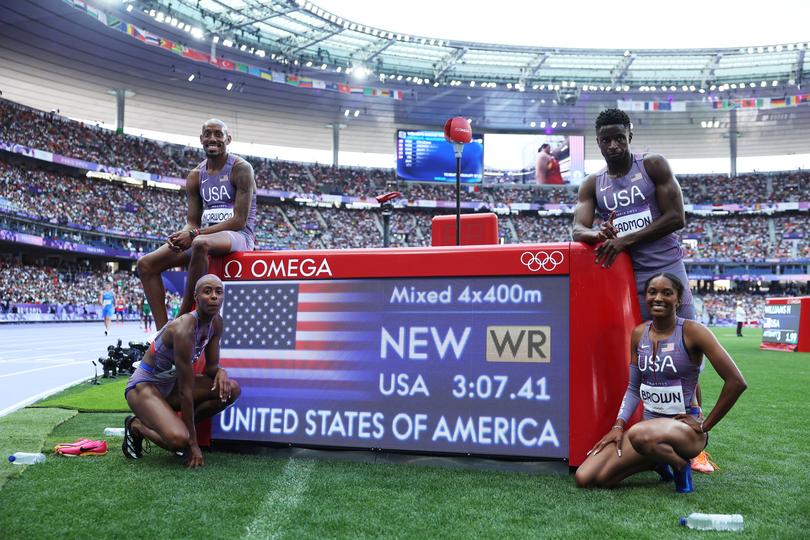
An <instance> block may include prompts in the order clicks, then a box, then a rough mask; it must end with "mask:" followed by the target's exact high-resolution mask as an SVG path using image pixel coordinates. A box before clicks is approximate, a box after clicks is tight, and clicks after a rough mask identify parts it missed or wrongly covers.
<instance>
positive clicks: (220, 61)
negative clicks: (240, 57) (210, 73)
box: [210, 57, 233, 71]
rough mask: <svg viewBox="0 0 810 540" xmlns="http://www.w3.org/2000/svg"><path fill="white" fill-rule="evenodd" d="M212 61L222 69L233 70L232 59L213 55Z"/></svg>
mask: <svg viewBox="0 0 810 540" xmlns="http://www.w3.org/2000/svg"><path fill="white" fill-rule="evenodd" d="M210 63H211V64H213V65H215V66H217V67H218V68H220V69H227V70H228V71H233V62H231V61H230V60H226V59H225V58H214V57H212V58H211V60H210Z"/></svg>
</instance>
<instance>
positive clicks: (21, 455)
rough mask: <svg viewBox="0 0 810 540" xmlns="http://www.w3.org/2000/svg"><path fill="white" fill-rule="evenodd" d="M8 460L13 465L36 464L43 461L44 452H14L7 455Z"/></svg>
mask: <svg viewBox="0 0 810 540" xmlns="http://www.w3.org/2000/svg"><path fill="white" fill-rule="evenodd" d="M8 460H9V461H10V462H11V463H13V464H14V465H36V464H37V463H42V462H43V461H45V454H40V453H36V454H32V453H28V452H14V454H12V455H10V456H8Z"/></svg>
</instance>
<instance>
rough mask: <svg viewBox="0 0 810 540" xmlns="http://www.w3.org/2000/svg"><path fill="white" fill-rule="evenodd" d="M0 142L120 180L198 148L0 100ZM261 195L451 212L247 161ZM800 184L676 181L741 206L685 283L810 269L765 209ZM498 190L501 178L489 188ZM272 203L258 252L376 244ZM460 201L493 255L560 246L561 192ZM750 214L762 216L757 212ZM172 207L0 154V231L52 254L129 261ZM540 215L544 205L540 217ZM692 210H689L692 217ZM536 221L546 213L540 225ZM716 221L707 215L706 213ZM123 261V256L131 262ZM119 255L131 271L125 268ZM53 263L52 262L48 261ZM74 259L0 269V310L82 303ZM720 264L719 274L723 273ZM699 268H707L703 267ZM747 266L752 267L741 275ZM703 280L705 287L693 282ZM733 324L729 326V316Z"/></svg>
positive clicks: (798, 243) (565, 218)
mask: <svg viewBox="0 0 810 540" xmlns="http://www.w3.org/2000/svg"><path fill="white" fill-rule="evenodd" d="M0 115H2V118H3V122H2V124H0V140H2V141H5V142H6V143H11V144H20V145H24V146H27V147H30V148H35V149H40V150H46V151H49V152H55V153H60V154H63V155H67V156H71V157H76V158H80V159H83V160H87V161H92V162H96V163H101V164H105V165H109V166H112V167H117V168H121V169H132V170H138V171H145V172H150V173H155V174H160V175H163V176H170V177H171V176H173V177H184V176H185V175H186V174H187V172H188V171H189V170H190V169H191V168H192V167H194V166H196V165H197V164H198V163H199V162H200V161H202V159H203V155H202V153H201V151H200V150H197V149H193V148H188V147H183V146H178V145H173V144H167V143H161V142H156V141H151V140H148V139H142V138H139V137H131V136H125V135H118V134H115V133H113V132H110V131H108V130H105V129H102V128H99V127H95V126H89V125H86V124H83V123H81V122H75V121H72V120H69V119H66V118H63V117H61V116H59V115H58V111H55V112H50V113H47V112H42V111H36V110H33V109H30V108H27V107H23V106H20V105H17V104H15V103H12V102H9V101H4V100H0ZM247 159H248V160H249V161H250V162H251V163H252V165H253V167H254V171H255V172H256V178H257V184H258V186H259V188H260V189H261V190H276V191H278V192H286V193H288V194H289V193H294V194H302V195H304V194H310V195H316V196H320V195H324V194H325V195H340V196H350V197H366V196H369V195H374V194H377V193H380V192H383V191H386V190H392V189H396V190H397V191H401V192H402V193H403V195H404V199H405V200H407V201H417V200H426V201H450V200H454V198H455V197H454V190H453V186H450V185H441V184H431V183H404V182H397V180H396V177H395V174H394V171H393V170H386V169H366V168H358V167H331V166H325V165H319V164H304V163H296V162H289V161H280V160H272V159H265V158H254V157H250V156H247ZM809 179H810V174H808V173H807V172H804V171H793V172H786V173H781V174H751V175H743V176H738V177H735V178H729V177H727V176H722V175H701V176H694V175H690V176H682V177H679V180H680V182H681V186H682V189H683V193H684V199H685V202H686V203H687V204H690V205H715V206H716V205H724V204H725V205H741V206H742V207H744V208H743V209H744V210H746V213H737V212H735V211H733V210H732V211H729V210H727V209H721V210H722V211H721V212H714V211H713V209H712V208H711V207H709V210H706V209H705V208H703V207H702V206H701V207H700V208H703V209H702V210H701V211H700V213H698V214H695V213H692V214H690V215H689V217H688V219H687V226H686V228H685V230H684V231H682V236H683V238H684V247H685V249H686V253H687V258H688V259H687V260H688V261H690V262H692V263H694V264H696V263H709V265H708V266H707V265H704V266H702V267H700V266H697V267H694V268H696V272H697V273H698V274H705V273H706V272H708V271H709V270H707V269H708V268H711V273H712V274H717V275H723V274H735V275H736V274H746V275H753V276H757V275H771V276H772V275H773V274H775V273H776V272H778V271H779V270H778V269H776V267H775V263H791V262H797V263H798V265H799V266H798V267H793V268H791V266H790V264H787V265H784V264H783V268H781V271H783V272H786V273H788V274H789V273H800V272H799V271H797V270H796V268H801V265H802V264H805V265H806V262H804V261H805V260H806V259H808V258H810V244H809V243H808V242H807V238H808V234H810V227H808V225H807V219H806V216H805V215H804V214H802V213H798V212H796V211H786V210H779V211H777V209H775V208H774V207H773V206H774V204H775V203H795V202H800V201H810V182H808V180H809ZM500 180H501V181H502V180H503V179H500ZM274 193H275V192H273V191H261V192H260V199H259V202H260V204H259V208H258V215H257V220H258V221H257V238H258V244H259V248H260V249H321V248H328V249H340V248H359V247H380V246H382V230H383V224H382V219H381V218H380V216H379V214H378V212H377V211H376V209H374V208H369V207H368V206H366V207H365V208H364V209H349V208H346V207H345V206H343V205H341V204H338V203H332V202H324V201H319V200H314V201H313V200H309V201H307V202H308V204H299V203H300V202H301V201H296V200H295V198H293V199H292V200H291V199H290V198H288V197H286V198H285V197H280V196H276V195H275V194H274ZM462 199H463V200H464V201H472V202H479V203H481V204H480V208H481V209H485V210H486V209H494V210H496V211H499V212H500V213H501V215H500V217H499V235H500V238H501V241H502V242H504V243H533V242H566V241H569V240H570V224H571V215H570V212H571V210H572V207H573V205H574V204H575V203H576V191H575V189H574V188H570V187H566V186H554V187H547V186H533V185H522V184H521V185H516V184H510V183H498V184H494V185H487V184H485V185H483V186H477V187H474V188H472V189H465V190H464V191H463V192H462ZM515 203H530V204H531V203H534V204H535V205H540V208H544V206H543V205H556V206H554V208H557V207H559V209H557V210H555V211H546V212H541V215H538V213H537V212H536V211H531V212H527V211H519V212H518V211H514V210H512V211H510V210H509V205H512V204H515ZM752 205H762V208H761V209H758V208H756V207H753V206H752ZM185 208H186V203H185V196H184V194H183V193H182V191H171V190H166V189H159V188H154V187H144V186H143V185H133V184H129V183H123V182H116V181H110V180H106V179H98V178H88V177H87V176H86V171H83V170H80V169H76V168H70V167H64V166H56V165H53V164H43V163H42V162H39V161H37V160H34V159H30V158H27V157H21V156H19V155H17V154H14V153H11V152H0V228H2V229H4V230H5V231H8V232H9V234H11V233H25V234H31V235H34V236H40V237H42V238H47V239H53V240H59V241H64V242H75V243H82V244H86V245H89V246H95V247H97V248H99V249H101V248H115V249H118V250H122V252H130V253H133V254H136V255H137V254H138V253H142V252H145V251H149V250H151V249H154V247H156V246H157V245H158V244H159V243H160V242H162V241H163V239H164V238H165V237H166V236H167V235H168V234H170V233H171V232H172V231H174V230H176V229H177V228H179V227H180V226H182V223H183V222H184V220H185ZM545 208H549V207H547V206H546V207H545ZM696 208H697V207H696ZM444 211H447V210H440V209H436V208H433V209H422V208H414V207H407V208H398V209H397V210H396V211H395V213H394V214H393V216H392V219H391V229H390V233H391V234H390V238H391V245H392V246H423V245H429V244H430V228H431V222H430V221H431V219H432V217H433V216H434V215H436V214H437V213H440V212H444ZM542 214H546V215H542ZM716 214H720V215H716ZM136 255H135V256H136ZM135 256H133V259H134V258H135ZM57 258H58V259H59V257H57ZM79 260H80V259H79V258H77V257H76V256H75V255H74V256H73V257H72V258H71V257H70V256H63V257H61V259H60V260H59V262H58V263H56V264H52V263H50V264H49V263H48V262H45V261H43V260H42V259H41V258H39V259H38V258H36V257H32V256H26V260H22V259H19V258H18V259H13V258H10V257H6V258H5V259H3V261H2V263H0V264H2V266H0V286H2V289H3V290H4V291H5V297H4V298H3V302H4V305H6V306H9V305H11V304H15V303H22V302H34V303H54V302H55V303H62V304H82V303H86V304H93V303H95V301H96V299H97V298H96V297H97V291H98V290H99V289H100V288H101V285H102V282H103V280H104V279H108V277H109V275H110V274H109V272H106V271H105V270H103V269H102V268H100V267H99V266H98V265H97V264H95V263H94V266H92V267H91V266H90V265H89V263H88V262H87V260H84V263H85V266H84V267H82V263H81V262H78V261H79ZM729 261H731V262H733V263H734V264H733V265H728V266H727V267H723V266H722V265H723V264H724V263H726V262H729ZM712 264H714V265H716V266H717V268H714V267H712ZM752 265H753V266H752ZM131 266H132V265H131V261H129V262H128V263H127V262H122V267H123V268H125V269H124V270H122V271H120V272H119V273H118V274H115V275H113V279H115V280H116V281H122V282H124V283H126V285H125V286H124V287H125V289H126V290H127V291H128V292H127V293H126V294H127V295H128V296H129V297H130V298H131V299H132V301H133V302H135V301H136V299H135V296H137V295H138V294H140V289H139V285H138V282H137V278H134V277H133V276H132V274H131V272H130V271H128V270H126V268H129V267H131ZM704 277H705V276H704ZM773 287H775V289H774V290H776V289H780V288H781V289H783V290H792V289H790V288H791V287H794V288H795V287H798V289H797V290H799V291H801V290H804V289H806V284H805V285H795V284H791V283H788V284H784V283H783V284H774V285H773ZM700 292H701V295H702V298H703V305H704V308H705V313H707V314H708V316H709V317H711V318H712V319H713V320H715V321H725V320H727V319H728V318H729V317H730V316H731V315H729V314H730V313H732V312H733V308H734V307H735V306H736V301H737V300H738V299H740V298H742V299H743V300H744V301H745V302H747V303H748V304H747V305H746V311H747V312H748V313H751V314H752V318H759V316H760V315H761V313H762V301H761V298H760V297H758V296H757V295H756V294H754V295H751V294H750V293H746V294H743V295H741V294H740V293H734V292H731V293H729V292H719V291H700ZM732 315H733V314H732Z"/></svg>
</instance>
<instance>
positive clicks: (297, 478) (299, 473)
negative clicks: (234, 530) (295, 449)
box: [242, 458, 316, 540]
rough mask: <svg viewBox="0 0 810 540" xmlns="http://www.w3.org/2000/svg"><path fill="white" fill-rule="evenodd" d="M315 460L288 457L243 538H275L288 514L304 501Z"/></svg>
mask: <svg viewBox="0 0 810 540" xmlns="http://www.w3.org/2000/svg"><path fill="white" fill-rule="evenodd" d="M315 465H316V462H315V461H314V460H300V459H294V458H290V460H289V461H288V462H287V464H286V465H284V468H283V469H281V474H279V476H278V478H276V480H275V482H273V483H272V485H271V486H270V489H269V490H268V492H267V496H266V497H265V498H264V500H263V501H262V503H261V504H260V505H259V508H258V509H257V511H256V516H255V517H254V518H253V522H252V523H251V524H250V525H248V527H247V531H246V532H245V535H244V536H243V537H242V538H246V539H253V538H256V539H268V540H269V539H271V538H278V537H279V536H281V533H283V532H284V524H285V522H286V521H287V520H288V519H289V517H290V514H291V513H292V512H293V511H294V510H295V509H296V508H297V507H298V506H299V505H300V504H301V503H302V502H303V499H304V492H305V491H306V489H307V484H308V482H309V477H310V475H311V474H312V471H313V470H314V469H315Z"/></svg>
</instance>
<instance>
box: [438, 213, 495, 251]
mask: <svg viewBox="0 0 810 540" xmlns="http://www.w3.org/2000/svg"><path fill="white" fill-rule="evenodd" d="M460 236H461V245H462V246H474V245H482V244H497V243H498V216H496V215H495V214H493V213H490V212H487V213H483V214H462V215H461V235H460ZM430 238H431V242H432V245H434V246H455V245H456V216H455V215H449V216H435V217H434V218H433V221H432V222H431V234H430Z"/></svg>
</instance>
